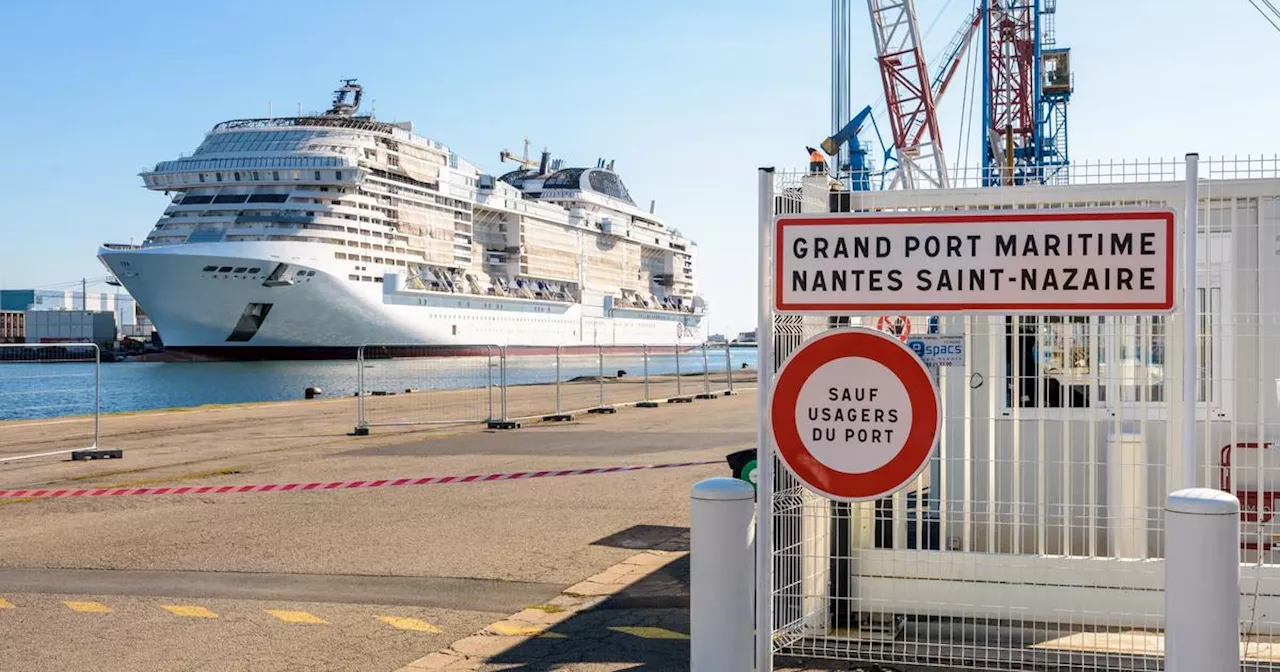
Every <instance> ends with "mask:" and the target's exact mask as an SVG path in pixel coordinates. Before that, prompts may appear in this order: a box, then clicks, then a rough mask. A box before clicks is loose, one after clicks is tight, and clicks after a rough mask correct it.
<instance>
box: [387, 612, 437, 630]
mask: <svg viewBox="0 0 1280 672" xmlns="http://www.w3.org/2000/svg"><path fill="white" fill-rule="evenodd" d="M378 620H379V621H382V622H383V623H386V624H387V625H390V626H391V627H393V628H400V629H401V630H417V631H418V632H444V631H443V630H441V629H440V628H437V627H436V626H434V625H431V624H430V623H428V622H426V621H420V620H418V619H416V618H404V617H401V616H379V617H378Z"/></svg>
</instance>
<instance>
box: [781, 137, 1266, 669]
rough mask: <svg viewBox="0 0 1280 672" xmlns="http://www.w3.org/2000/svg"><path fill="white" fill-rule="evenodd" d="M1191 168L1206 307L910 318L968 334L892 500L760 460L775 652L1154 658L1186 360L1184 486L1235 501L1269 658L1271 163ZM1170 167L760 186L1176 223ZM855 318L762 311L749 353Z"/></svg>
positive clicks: (797, 196) (1257, 665)
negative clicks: (983, 184) (765, 476)
mask: <svg viewBox="0 0 1280 672" xmlns="http://www.w3.org/2000/svg"><path fill="white" fill-rule="evenodd" d="M1200 166H1201V169H1200V175H1201V180H1200V182H1199V227H1198V230H1197V232H1196V238H1197V247H1198V249H1199V255H1198V263H1197V267H1196V268H1195V269H1192V272H1190V273H1188V269H1186V268H1184V267H1183V264H1182V263H1181V255H1180V254H1179V266H1178V276H1177V283H1178V286H1179V287H1182V286H1184V285H1183V283H1185V282H1188V281H1194V282H1195V283H1196V288H1197V296H1198V301H1197V305H1195V306H1194V307H1190V309H1188V307H1187V306H1181V305H1180V306H1179V307H1178V309H1177V311H1175V312H1174V313H1173V314H1171V315H1139V314H1134V315H1124V316H1118V317H1117V316H1109V317H1108V316H1085V317H1060V316H1036V315H1009V316H994V317H989V316H936V317H935V316H927V315H910V316H908V318H909V320H910V321H911V322H912V324H913V325H929V324H934V325H936V329H937V331H938V332H940V333H943V334H960V335H962V336H963V338H964V348H965V358H964V364H963V366H957V367H948V368H942V369H941V370H940V372H939V374H938V377H937V384H938V389H939V392H940V394H941V396H942V410H943V426H942V430H941V435H940V439H939V447H938V451H937V455H936V458H935V460H934V463H933V465H932V466H931V468H929V469H926V470H925V472H924V473H923V474H922V475H921V476H920V477H919V478H918V479H917V480H916V482H915V483H913V484H912V485H911V486H909V487H908V488H905V489H904V490H903V491H902V492H899V493H897V494H895V495H893V496H892V497H889V498H886V499H885V500H883V501H880V502H870V503H863V504H842V503H834V502H830V501H828V500H826V499H823V498H820V497H818V496H816V495H814V494H813V493H811V492H809V491H808V490H806V489H805V488H804V487H803V486H802V485H801V484H800V483H799V482H798V481H797V480H795V479H794V478H793V477H791V476H790V474H789V473H787V472H786V470H785V468H784V467H783V465H782V463H781V462H780V461H777V460H775V461H774V462H773V474H774V476H775V477H774V488H775V496H774V498H773V505H772V506H773V516H772V519H771V521H772V528H773V548H772V558H773V561H772V571H773V582H772V593H773V600H772V620H773V622H772V628H773V635H774V636H773V640H772V641H773V651H774V652H775V653H777V654H786V655H795V656H800V657H805V658H823V659H835V660H841V661H857V662H862V663H885V664H892V663H900V664H901V663H908V664H916V665H931V666H933V665H936V666H944V667H948V668H963V669H975V670H1024V669H1037V670H1038V669H1055V670H1056V669H1073V670H1074V669H1102V670H1148V669H1160V656H1161V651H1162V647H1163V641H1162V634H1161V630H1162V627H1163V623H1164V614H1163V572H1164V564H1163V560H1162V555H1163V552H1164V530H1163V525H1162V523H1163V509H1162V506H1163V501H1164V496H1165V495H1166V494H1167V493H1168V492H1169V491H1170V490H1172V489H1177V488H1178V487H1181V484H1182V482H1183V466H1182V461H1181V459H1180V454H1181V451H1182V435H1181V431H1180V425H1181V422H1182V406H1181V403H1180V399H1181V390H1182V387H1181V385H1182V381H1183V380H1185V377H1186V376H1187V375H1192V376H1195V388H1194V389H1195V394H1196V418H1195V435H1196V437H1197V439H1196V448H1195V450H1196V456H1197V466H1196V474H1195V475H1194V476H1195V479H1196V481H1197V483H1198V485H1200V486H1205V487H1219V488H1222V489H1226V490H1230V491H1232V492H1234V493H1236V494H1237V495H1238V496H1239V497H1240V499H1241V501H1242V505H1244V507H1245V508H1246V511H1245V513H1244V514H1243V516H1242V518H1243V528H1242V533H1243V534H1242V536H1243V538H1244V539H1245V543H1244V544H1243V546H1245V547H1244V548H1242V549H1241V550H1240V553H1241V562H1242V563H1243V564H1242V567H1241V577H1242V580H1241V585H1240V590H1241V598H1242V599H1241V605H1242V609H1241V614H1240V632H1241V639H1242V643H1245V644H1247V645H1248V648H1247V649H1246V650H1245V655H1244V660H1245V661H1246V664H1245V667H1246V669H1270V667H1271V665H1272V664H1273V663H1274V662H1276V661H1280V564H1276V563H1277V560H1276V558H1277V556H1276V555H1275V551H1276V547H1275V546H1274V544H1275V543H1276V542H1277V541H1278V540H1280V520H1277V519H1276V518H1275V517H1274V516H1275V504H1276V501H1277V499H1280V449H1277V448H1275V445H1276V444H1280V382H1278V381H1280V266H1278V265H1277V261H1280V260H1278V259H1277V255H1280V179H1278V178H1280V161H1277V159H1275V158H1266V159H1261V158H1258V159H1254V158H1249V159H1226V160H1221V159H1214V160H1204V159H1202V160H1201V162H1200ZM1184 176H1185V165H1184V163H1183V162H1182V160H1168V161H1150V162H1129V163H1123V162H1117V163H1115V164H1086V165H1085V166H1075V167H1073V172H1072V181H1071V183H1070V184H1067V185H1062V186H1053V187H1049V186H1039V185H1025V186H1012V187H999V188H986V189H983V188H963V189H948V190H927V191H879V192H855V193H847V192H846V193H839V192H838V191H836V192H833V191H832V189H831V183H830V182H829V181H828V179H827V178H826V177H825V176H813V175H807V174H799V173H794V174H793V173H787V174H783V173H776V174H774V175H773V177H772V178H770V179H766V180H764V181H763V182H762V184H764V183H765V182H771V183H772V184H771V185H770V188H771V190H772V194H762V199H763V200H762V208H763V209H764V210H768V208H767V206H765V205H763V204H766V203H769V202H772V212H762V215H768V216H771V215H772V214H774V213H794V212H829V211H913V210H916V211H918V210H970V211H972V210H998V209H1012V208H1085V207H1088V208H1099V207H1104V208H1105V207H1123V206H1148V207H1149V206H1155V207H1171V208H1173V209H1174V210H1175V211H1177V216H1178V226H1179V234H1178V235H1179V238H1178V239H1179V240H1181V235H1182V233H1181V227H1182V224H1183V222H1184V219H1183V212H1184V210H1185V208H1184V203H1185V190H1186V185H1185V183H1184V181H1183V180H1184ZM972 177H973V176H969V177H968V178H966V177H965V176H964V175H960V176H958V177H957V178H956V179H957V182H958V183H961V184H964V183H966V182H965V181H966V179H972ZM850 320H851V321H852V323H853V324H855V325H856V324H859V323H861V324H863V325H865V326H871V327H874V326H876V324H877V323H878V322H879V320H878V319H877V318H874V317H867V318H834V317H832V318H813V317H799V316H783V315H779V316H776V317H774V318H773V325H772V334H769V333H767V332H768V330H767V329H764V330H762V333H761V340H762V341H763V340H764V339H765V338H769V337H771V338H772V345H773V348H772V350H773V361H772V362H761V366H762V367H763V366H768V365H770V364H772V366H774V367H775V370H776V368H777V367H779V366H780V365H781V363H782V361H784V360H785V358H786V356H787V355H788V354H789V353H790V352H791V351H793V350H794V349H795V348H796V347H797V346H798V345H799V344H800V343H801V342H802V341H803V340H804V339H806V338H808V337H811V336H814V335H816V334H818V333H820V332H821V331H823V330H826V329H830V328H833V327H836V326H843V325H845V324H848V323H849V322H850ZM1186 320H1194V321H1195V334H1196V337H1195V339H1194V341H1193V342H1188V341H1187V340H1186V339H1185V338H1184V336H1183V329H1182V328H1183V325H1184V324H1185V321H1186ZM916 328H917V329H919V328H920V327H919V326H917V327H916ZM1184 348H1196V349H1197V354H1198V361H1199V365H1198V370H1197V371H1194V372H1187V371H1183V370H1182V368H1183V367H1182V366H1181V357H1180V356H1178V353H1181V352H1182V351H1183V349H1184ZM762 390H763V388H762ZM762 394H763V393H762ZM1249 509H1252V510H1251V511H1250V510H1249ZM1206 672H1208V671H1206ZM1215 672H1216V671H1215Z"/></svg>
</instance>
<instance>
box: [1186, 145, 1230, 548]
mask: <svg viewBox="0 0 1280 672" xmlns="http://www.w3.org/2000/svg"><path fill="white" fill-rule="evenodd" d="M1199 165H1200V155H1199V154H1195V153H1191V154H1187V203H1186V206H1185V207H1184V209H1183V217H1182V221H1183V227H1184V231H1183V245H1184V246H1185V247H1186V250H1185V251H1186V260H1185V261H1184V262H1183V264H1184V268H1185V269H1186V271H1185V272H1184V273H1183V278H1184V281H1183V292H1184V293H1183V297H1182V316H1183V324H1182V340H1183V342H1182V470H1183V471H1182V483H1183V486H1184V487H1187V488H1194V487H1196V485H1197V484H1198V482H1199V478H1197V476H1198V474H1197V473H1196V472H1197V468H1196V467H1197V465H1198V463H1199V460H1197V459H1196V377H1197V376H1198V374H1199V367H1198V366H1197V363H1196V349H1197V348H1198V347H1199V345H1200V344H1199V343H1198V342H1197V341H1196V323H1197V322H1198V321H1199V318H1200V316H1199V314H1198V311H1197V310H1196V239H1197V238H1198V233H1199V230H1200V193H1199V179H1200V171H1199ZM1231 548H1232V549H1235V548H1236V547H1235V546H1232V547H1231Z"/></svg>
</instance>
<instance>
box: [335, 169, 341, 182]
mask: <svg viewBox="0 0 1280 672" xmlns="http://www.w3.org/2000/svg"><path fill="white" fill-rule="evenodd" d="M333 179H335V180H341V179H342V171H341V170H335V171H333Z"/></svg>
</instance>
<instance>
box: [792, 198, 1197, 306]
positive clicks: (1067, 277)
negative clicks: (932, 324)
mask: <svg viewBox="0 0 1280 672" xmlns="http://www.w3.org/2000/svg"><path fill="white" fill-rule="evenodd" d="M773 226H774V231H773V234H774V244H775V250H774V254H775V262H774V269H775V272H774V277H773V283H774V296H773V304H774V309H775V310H777V311H778V312H782V313H788V312H789V313H821V314H833V313H835V314H841V313H846V314H866V313H873V314H874V313H891V314H892V313H899V312H910V313H925V314H938V313H971V314H972V313H994V314H1009V313H1049V312H1052V313H1083V314H1091V313H1104V312H1116V311H1124V312H1144V313H1167V312H1172V310H1173V307H1174V296H1175V287H1174V247H1175V240H1174V234H1175V229H1174V211H1173V210H1172V209H1143V210H1132V209H1108V210H1028V211H996V212H991V211H983V212H973V213H969V212H956V211H947V212H936V213H929V212H910V213H866V214H859V213H837V214H794V215H779V216H777V217H775V218H774V224H773Z"/></svg>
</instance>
